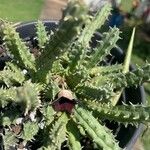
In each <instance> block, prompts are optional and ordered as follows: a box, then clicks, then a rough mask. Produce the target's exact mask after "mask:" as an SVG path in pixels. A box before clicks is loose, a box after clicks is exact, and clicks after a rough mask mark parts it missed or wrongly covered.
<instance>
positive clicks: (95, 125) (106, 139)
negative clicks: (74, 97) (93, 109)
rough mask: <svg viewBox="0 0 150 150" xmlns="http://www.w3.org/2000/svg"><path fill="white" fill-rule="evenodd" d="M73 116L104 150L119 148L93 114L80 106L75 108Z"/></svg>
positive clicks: (117, 149)
mask: <svg viewBox="0 0 150 150" xmlns="http://www.w3.org/2000/svg"><path fill="white" fill-rule="evenodd" d="M74 115H75V117H76V118H77V120H78V121H79V124H80V125H81V126H83V128H84V129H85V130H86V132H87V133H88V134H89V136H91V137H92V139H93V141H94V142H95V143H96V144H97V145H98V146H99V147H100V148H102V149H104V150H119V149H120V148H119V146H118V144H117V143H116V142H115V139H114V136H113V135H112V134H111V132H110V131H109V130H105V128H104V127H103V126H102V125H101V124H100V123H99V122H98V121H97V120H96V119H95V118H94V117H93V115H92V114H91V113H90V112H89V111H87V110H85V109H84V108H82V107H78V108H76V109H75V114H74Z"/></svg>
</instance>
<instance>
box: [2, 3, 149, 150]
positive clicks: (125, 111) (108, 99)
mask: <svg viewBox="0 0 150 150" xmlns="http://www.w3.org/2000/svg"><path fill="white" fill-rule="evenodd" d="M110 11H111V7H110V5H109V4H106V5H105V6H104V7H103V8H102V9H101V10H100V11H98V12H97V14H96V15H95V16H92V17H91V16H90V14H88V8H86V7H85V6H84V5H82V3H80V2H79V1H77V0H74V1H70V2H69V4H68V6H67V7H66V9H65V10H64V11H63V18H62V19H61V20H60V22H59V25H58V28H57V29H56V30H55V31H54V33H52V32H51V33H50V35H47V34H48V33H47V31H46V30H45V26H44V25H43V24H42V23H41V22H40V21H39V22H38V23H37V25H36V27H37V31H36V34H37V36H36V39H37V40H38V45H37V50H38V52H39V55H38V57H36V58H35V57H34V55H33V54H31V53H30V51H31V49H30V48H29V47H28V46H27V43H26V42H25V41H23V40H22V39H20V37H19V34H18V33H17V32H16V30H15V29H14V27H13V25H11V24H10V23H6V22H5V21H4V22H3V23H2V27H1V34H2V37H3V41H4V42H3V46H4V47H5V48H6V49H7V53H8V55H9V56H10V57H11V58H12V60H11V61H10V62H8V63H6V66H5V68H4V69H3V70H2V71H0V83H1V86H0V126H1V127H2V128H3V130H4V133H3V132H2V133H1V135H2V144H3V145H4V148H5V149H6V150H7V149H9V148H12V146H13V147H14V146H15V147H17V146H18V143H19V142H20V139H21V141H22V142H23V143H24V144H25V146H26V147H27V148H30V147H31V146H32V144H33V143H34V142H35V143H38V144H37V145H36V144H34V146H37V147H36V148H37V149H41V150H59V149H61V148H64V147H65V146H67V147H68V148H69V149H72V150H77V149H78V150H80V149H82V147H84V148H86V145H82V139H83V138H85V137H88V138H89V141H90V142H92V144H91V145H90V147H92V149H95V148H99V149H100V148H102V149H104V150H119V149H121V148H119V146H118V142H116V140H115V136H116V135H113V134H112V133H111V131H110V130H109V129H108V128H107V127H105V125H104V122H103V120H105V119H108V120H110V121H112V120H114V121H116V122H118V123H123V124H125V125H128V124H134V125H136V124H139V123H140V122H142V123H145V122H148V121H150V119H149V116H150V110H149V109H150V108H149V106H143V105H132V104H131V105H121V106H114V104H116V102H118V99H119V98H118V97H120V95H119V94H118V91H119V92H120V94H121V92H122V90H123V88H126V87H133V86H134V87H137V86H139V85H141V84H142V83H143V82H147V81H149V80H150V64H148V63H146V65H145V66H143V67H138V68H137V69H135V70H133V71H132V72H131V71H129V62H130V57H131V50H132V46H133V38H134V36H132V40H131V42H130V43H131V44H129V47H130V51H128V52H127V57H126V60H125V63H124V64H113V65H111V64H110V65H109V66H107V65H104V63H103V62H104V61H105V60H106V56H107V55H108V54H110V53H111V49H113V48H114V47H116V42H117V40H118V39H120V37H119V34H120V31H119V29H117V28H116V27H114V28H110V29H109V31H108V32H107V33H104V34H103V36H102V39H101V40H100V41H97V45H96V48H91V47H90V44H89V43H90V41H91V38H92V36H93V34H94V33H95V31H96V30H97V29H98V28H100V27H101V26H102V25H103V24H104V22H105V20H106V19H107V18H108V15H109V14H110ZM133 33H134V32H133ZM125 70H126V71H125ZM116 91H117V92H116ZM118 95H119V96H118ZM114 97H117V100H115V102H113V101H112V99H113V98H114ZM64 99H68V102H66V101H65V100H64ZM75 99H78V100H79V102H78V103H76V102H75V101H74V100H75ZM72 103H73V104H72ZM74 105H76V106H74ZM71 107H73V108H71ZM12 126H15V127H17V126H19V127H21V128H20V132H19V134H16V133H15V134H14V131H13V129H12ZM8 141H10V142H8Z"/></svg>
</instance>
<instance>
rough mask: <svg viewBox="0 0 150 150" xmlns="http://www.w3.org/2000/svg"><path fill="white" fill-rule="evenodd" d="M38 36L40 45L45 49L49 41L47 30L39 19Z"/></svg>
mask: <svg viewBox="0 0 150 150" xmlns="http://www.w3.org/2000/svg"><path fill="white" fill-rule="evenodd" d="M36 34H37V38H38V46H39V47H40V48H41V49H43V48H44V46H45V44H46V42H47V41H48V36H47V32H46V30H45V26H44V25H43V23H42V22H41V21H38V24H37V32H36Z"/></svg>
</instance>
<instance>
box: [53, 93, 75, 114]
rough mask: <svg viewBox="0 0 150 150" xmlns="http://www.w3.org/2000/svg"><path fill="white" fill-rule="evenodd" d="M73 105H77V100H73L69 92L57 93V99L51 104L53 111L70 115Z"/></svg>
mask: <svg viewBox="0 0 150 150" xmlns="http://www.w3.org/2000/svg"><path fill="white" fill-rule="evenodd" d="M75 104H77V100H75V99H74V98H73V95H72V93H71V91H69V90H62V91H60V92H59V93H58V95H57V99H56V100H55V101H54V102H53V108H54V110H55V111H65V112H68V113H71V112H72V109H73V108H74V107H75Z"/></svg>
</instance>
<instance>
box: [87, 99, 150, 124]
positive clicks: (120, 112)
mask: <svg viewBox="0 0 150 150" xmlns="http://www.w3.org/2000/svg"><path fill="white" fill-rule="evenodd" d="M85 103H86V104H87V106H88V108H89V109H91V110H93V111H94V112H95V114H98V115H99V118H101V119H109V120H111V121H113V120H114V121H116V122H120V123H124V124H125V125H127V124H129V123H131V124H132V125H136V124H138V123H140V122H142V123H146V122H149V121H150V116H149V115H150V113H149V111H150V107H149V106H142V105H133V104H131V105H126V104H124V105H120V106H112V105H111V104H109V105H108V104H100V103H98V102H96V101H85Z"/></svg>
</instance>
